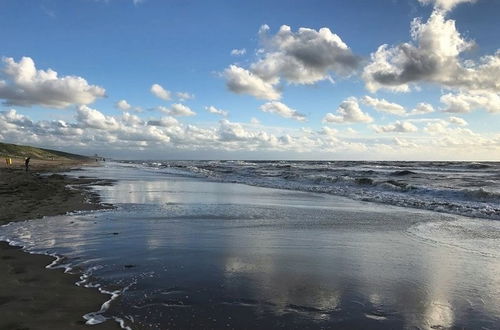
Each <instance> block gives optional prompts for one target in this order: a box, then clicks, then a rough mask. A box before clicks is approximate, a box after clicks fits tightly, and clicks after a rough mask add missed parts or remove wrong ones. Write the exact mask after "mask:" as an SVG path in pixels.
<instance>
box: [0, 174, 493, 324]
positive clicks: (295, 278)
mask: <svg viewBox="0 0 500 330" xmlns="http://www.w3.org/2000/svg"><path fill="white" fill-rule="evenodd" d="M73 174H74V175H88V176H99V177H104V178H115V179H118V182H117V184H116V185H114V186H104V187H96V189H97V190H98V191H99V193H100V194H101V195H102V198H103V201H104V202H109V203H113V204H114V205H116V206H117V209H116V210H111V211H97V212H90V213H79V214H74V215H67V216H59V217H48V218H44V219H43V220H37V221H27V222H22V223H12V224H10V225H8V226H5V227H2V228H0V236H1V237H2V238H4V239H10V240H11V241H12V242H13V243H15V244H21V245H25V246H26V248H27V249H28V250H30V251H33V252H43V253H57V254H59V255H64V256H65V257H66V259H65V260H62V261H61V263H62V264H64V265H65V266H71V267H72V268H73V270H74V271H76V270H83V271H84V272H85V273H86V274H87V275H90V279H89V280H88V282H87V285H89V284H92V285H95V284H100V285H101V286H102V288H105V289H107V290H108V291H114V290H123V288H127V289H126V290H125V291H124V292H121V295H120V296H119V297H118V298H116V299H115V300H114V301H113V302H112V303H111V304H110V308H109V309H108V310H107V311H104V312H103V313H102V316H105V317H118V318H121V319H123V320H125V322H126V325H128V326H130V327H131V328H133V329H158V328H160V329H167V328H216V329H221V328H238V329H247V328H286V329H290V328H295V329H307V328H310V329H316V328H380V329H385V328H414V327H418V328H424V329H428V328H429V329H430V328H450V327H458V328H462V327H465V328H470V329H477V328H485V329H495V328H498V327H499V325H500V296H499V295H498V293H499V292H500V261H499V260H500V258H499V257H500V244H499V243H500V222H498V221H495V220H485V219H473V218H466V217H461V216H453V215H446V214H443V213H435V212H430V211H420V210H414V209H404V208H400V207H394V206H385V205H381V204H374V203H368V202H360V201H355V200H351V199H347V198H343V197H336V196H332V195H329V194H318V193H309V192H301V191H293V190H278V189H270V188H261V187H255V186H247V185H242V184H234V183H221V182H213V181H207V180H204V179H200V178H189V177H186V176H178V175H175V174H172V173H170V174H168V173H165V172H161V171H158V170H154V169H148V168H138V167H136V166H135V165H123V164H108V165H107V166H106V167H102V168H90V169H87V170H86V171H83V172H80V173H79V172H74V173H73Z"/></svg>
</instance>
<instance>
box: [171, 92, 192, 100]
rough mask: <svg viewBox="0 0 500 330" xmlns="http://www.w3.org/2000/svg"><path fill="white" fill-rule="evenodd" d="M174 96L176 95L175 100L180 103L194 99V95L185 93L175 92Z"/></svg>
mask: <svg viewBox="0 0 500 330" xmlns="http://www.w3.org/2000/svg"><path fill="white" fill-rule="evenodd" d="M175 95H177V99H178V100H179V101H181V102H184V101H187V100H190V99H194V95H193V94H190V93H187V92H177V93H175Z"/></svg>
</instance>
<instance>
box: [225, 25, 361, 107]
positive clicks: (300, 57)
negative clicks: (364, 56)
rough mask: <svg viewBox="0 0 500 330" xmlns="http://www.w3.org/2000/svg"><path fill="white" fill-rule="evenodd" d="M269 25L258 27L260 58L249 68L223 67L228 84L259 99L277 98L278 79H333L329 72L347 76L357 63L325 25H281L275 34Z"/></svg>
mask: <svg viewBox="0 0 500 330" xmlns="http://www.w3.org/2000/svg"><path fill="white" fill-rule="evenodd" d="M268 31H269V26H267V25H263V26H261V28H260V29H259V36H260V39H261V43H262V45H263V48H261V49H260V50H259V51H258V52H257V54H258V55H259V56H260V59H259V60H257V61H256V62H254V63H252V64H251V65H250V66H249V68H248V69H244V68H241V67H238V66H236V65H231V66H229V67H228V68H227V69H226V70H225V71H224V77H225V78H226V82H227V86H228V88H229V89H230V90H231V91H233V92H235V93H239V94H249V95H252V96H254V97H256V98H259V99H265V100H277V99H279V98H280V93H279V92H278V91H277V89H276V85H278V84H279V83H280V80H281V79H284V80H285V81H287V82H289V83H292V84H314V83H316V82H318V81H321V80H327V79H328V80H332V78H331V76H330V75H331V74H332V73H335V74H337V75H341V76H347V75H349V74H351V73H353V72H354V70H355V69H356V68H357V67H358V64H359V62H360V59H359V57H358V56H356V55H354V54H353V53H352V51H351V50H350V48H349V47H348V46H347V45H346V44H345V43H344V42H343V41H342V39H341V38H340V37H339V36H338V35H336V34H334V33H332V32H331V31H330V29H328V28H321V29H319V30H314V29H309V28H299V30H298V31H297V32H293V31H292V30H291V28H290V27H289V26H287V25H282V26H281V27H280V29H279V31H278V33H276V35H273V36H269V35H268Z"/></svg>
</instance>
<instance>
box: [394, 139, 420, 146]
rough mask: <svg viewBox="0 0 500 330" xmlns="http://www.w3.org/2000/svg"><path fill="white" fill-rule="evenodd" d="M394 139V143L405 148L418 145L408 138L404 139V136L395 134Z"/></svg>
mask: <svg viewBox="0 0 500 330" xmlns="http://www.w3.org/2000/svg"><path fill="white" fill-rule="evenodd" d="M393 140H394V143H395V144H396V145H397V146H398V147H403V148H417V147H418V145H417V144H415V143H412V142H410V141H408V140H406V139H403V138H400V137H397V136H395V137H394V138H393Z"/></svg>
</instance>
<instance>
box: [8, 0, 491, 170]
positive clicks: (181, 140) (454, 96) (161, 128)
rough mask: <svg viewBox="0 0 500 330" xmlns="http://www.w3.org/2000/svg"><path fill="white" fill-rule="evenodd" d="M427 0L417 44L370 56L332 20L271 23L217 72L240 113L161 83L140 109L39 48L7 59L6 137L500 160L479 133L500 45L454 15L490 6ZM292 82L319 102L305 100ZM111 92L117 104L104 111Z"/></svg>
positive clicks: (149, 89) (119, 151)
mask: <svg viewBox="0 0 500 330" xmlns="http://www.w3.org/2000/svg"><path fill="white" fill-rule="evenodd" d="M417 1H418V3H420V4H421V5H423V6H428V5H431V6H432V7H433V9H432V12H431V13H430V15H429V16H428V18H427V20H423V19H422V18H419V17H417V18H414V19H413V20H411V22H409V25H410V28H409V41H407V42H403V43H399V44H389V43H381V44H379V46H378V48H376V49H374V50H373V51H372V52H371V53H369V54H362V52H356V49H355V48H354V49H353V47H352V46H349V45H348V43H347V42H346V41H345V40H343V39H342V37H341V36H340V35H339V33H337V32H335V31H333V30H332V29H331V28H329V27H322V28H319V29H314V28H308V27H300V28H298V29H296V30H295V29H293V28H292V27H290V26H288V25H282V26H281V27H279V29H278V31H277V32H276V33H274V34H273V33H272V32H271V30H272V29H271V27H270V26H268V25H266V24H264V25H261V27H260V29H259V30H258V31H256V32H257V39H258V41H257V42H258V44H257V47H256V49H255V51H254V52H253V53H252V52H251V51H249V50H248V49H249V48H248V47H244V48H242V47H241V45H233V46H232V47H231V48H230V51H227V50H226V51H225V52H223V53H224V55H225V56H230V57H228V61H232V60H234V61H236V62H233V63H231V62H229V63H227V65H226V66H225V67H220V68H219V71H218V72H217V73H216V74H214V73H213V71H211V79H213V80H214V81H223V82H224V84H225V87H226V90H223V91H221V93H227V98H233V99H235V100H241V101H240V102H242V103H237V102H234V103H231V107H232V108H231V109H230V110H226V109H227V106H226V105H223V104H225V103H224V102H223V101H224V98H222V99H220V100H215V101H214V100H213V99H210V100H207V101H204V99H202V98H200V97H199V95H198V94H199V93H198V91H195V92H196V98H195V95H194V94H193V93H192V92H191V91H185V90H184V89H180V88H179V89H178V87H176V86H175V84H166V85H165V84H163V83H161V82H160V83H161V84H160V83H159V82H158V81H157V80H155V79H154V78H153V79H152V81H151V82H150V83H149V85H145V86H139V85H138V86H136V88H137V89H142V90H143V91H144V92H145V93H147V94H148V95H149V96H150V100H149V101H148V102H147V103H148V104H139V105H136V104H137V103H136V102H130V101H128V100H127V99H125V98H123V95H122V94H120V92H119V91H117V90H116V89H114V88H112V87H113V86H107V87H106V89H105V88H104V87H101V86H99V84H91V83H89V82H87V80H86V79H85V78H83V77H80V76H76V75H66V76H63V75H59V74H58V73H57V72H56V71H54V70H53V69H50V68H49V69H46V70H43V69H38V68H37V67H36V65H35V61H34V59H33V58H31V57H28V56H24V57H21V58H20V59H19V60H17V61H16V59H15V58H13V57H4V58H3V60H2V63H3V66H2V68H1V73H0V99H2V100H3V107H4V109H3V110H1V111H0V140H2V141H6V142H11V143H20V144H33V145H40V146H50V147H57V148H62V149H65V150H81V151H82V152H85V150H92V151H91V153H93V151H96V152H97V151H99V152H102V153H105V152H107V153H110V154H111V155H115V156H117V157H120V156H121V157H123V158H131V155H132V158H134V157H141V155H155V156H156V155H162V154H164V152H166V151H169V152H172V151H176V152H178V153H177V154H180V155H184V157H185V158H196V157H197V152H200V151H208V152H209V153H211V154H212V155H215V157H223V158H233V157H232V155H236V154H237V155H238V156H237V157H238V158H261V157H265V158H269V157H270V156H269V155H272V156H271V157H274V158H280V157H284V158H311V157H317V158H349V159H381V158H385V159H474V158H477V159H492V160H500V132H499V131H498V130H497V131H494V130H493V131H491V130H489V131H488V130H481V129H478V128H480V127H481V123H482V121H483V120H485V119H484V118H487V119H486V120H488V121H491V122H496V123H497V124H498V123H500V120H499V118H500V79H499V77H500V49H499V50H496V51H495V52H493V53H491V54H484V55H481V56H476V57H474V56H471V54H472V55H473V50H474V49H477V47H478V45H477V44H476V42H475V41H474V40H473V39H472V38H470V37H465V36H464V35H463V34H461V33H460V32H459V30H458V29H457V24H456V22H455V20H453V19H451V18H449V16H450V14H451V13H452V12H453V10H454V9H455V8H457V7H458V6H459V5H465V4H468V5H470V6H474V5H475V4H476V3H477V2H478V1H481V0H478V1H476V0H417ZM134 4H135V5H136V7H139V6H145V5H147V2H144V1H140V2H139V1H138V2H134ZM471 8H473V7H471ZM471 10H472V9H471ZM249 38H251V36H249ZM238 46H239V47H238ZM221 56H222V55H221ZM75 71H78V70H75ZM167 74H168V72H167ZM173 80H175V78H173ZM346 84H358V85H360V86H362V87H361V88H345V87H342V86H344V85H346ZM164 86H167V88H168V89H167V88H165V87H164ZM173 86H174V87H173ZM172 87H173V88H172ZM222 88H223V87H222ZM322 89H328V93H331V94H335V93H338V92H341V93H340V94H342V95H347V96H345V97H343V98H342V99H340V100H339V101H337V104H335V103H333V104H330V105H329V106H328V107H329V108H328V107H327V108H324V107H325V105H324V104H325V99H328V97H325V96H324V95H322V96H317V95H319V94H318V93H319V92H320V91H321V90H322ZM172 90H173V91H172ZM176 90H177V91H176ZM290 90H292V91H298V92H299V93H300V94H301V95H309V94H311V95H315V96H313V97H307V96H304V99H307V100H308V101H307V102H306V101H301V102H299V101H297V98H296V97H294V95H293V93H292V92H290ZM422 90H425V91H430V92H428V95H432V96H430V97H428V96H427V95H426V94H425V93H422ZM349 94H350V95H349ZM325 95H329V94H327V93H325ZM315 97H317V98H318V99H317V102H315ZM320 97H321V99H320ZM433 97H434V98H435V99H436V98H437V99H438V100H439V101H438V102H436V101H433V100H432V98H433ZM405 98H407V100H406V99H405ZM106 99H109V100H111V101H112V106H111V107H109V108H102V109H98V108H97V107H95V106H94V105H93V104H94V103H95V104H98V102H99V101H100V100H106ZM393 99H394V100H393ZM289 100H295V101H294V102H295V103H296V104H297V106H295V105H294V106H291V105H290V104H289ZM396 100H399V101H396ZM153 102H156V104H155V103H153ZM192 102H198V103H197V106H193V105H191V103H192ZM216 102H219V103H220V104H221V105H218V104H216ZM255 102H257V103H256V104H257V105H256V106H255V107H254V111H253V112H250V113H249V116H250V117H251V119H248V120H247V121H241V120H240V121H235V120H232V119H231V117H232V116H233V115H235V116H236V115H237V113H238V111H239V110H238V107H239V106H243V104H245V106H246V104H248V103H250V104H255ZM292 102H293V101H292ZM145 103H146V102H145ZM401 103H404V104H401ZM132 104H134V105H132ZM149 104H155V105H153V106H151V105H149ZM201 104H203V105H201ZM37 107H39V108H40V109H39V110H37V111H39V112H40V113H43V111H48V110H44V109H62V110H58V111H60V112H64V113H65V116H66V117H65V118H66V119H57V118H56V119H50V120H47V119H45V118H42V119H38V120H35V119H32V118H30V117H29V116H28V115H26V114H25V113H24V112H25V111H28V110H29V112H30V113H31V114H33V111H32V110H30V109H31V108H37ZM296 108H298V109H296ZM23 109H27V110H23ZM64 109H66V110H64ZM113 109H114V110H113ZM202 109H204V110H205V111H201V110H202ZM223 109H224V110H223ZM112 110H113V111H116V110H118V113H113V111H112ZM68 112H70V113H71V116H67V115H66V114H67V113H68ZM259 115H262V116H265V117H262V118H255V117H256V116H259ZM458 115H460V117H459V116H458ZM462 116H467V119H465V118H462ZM266 120H268V121H269V122H270V123H271V124H268V125H266V124H264V123H265V122H266ZM351 126H352V127H351ZM353 127H355V128H356V129H353ZM473 127H474V128H475V129H473ZM493 127H495V126H494V125H493ZM496 127H499V126H498V125H497V126H496ZM70 148H71V149H70Z"/></svg>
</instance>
